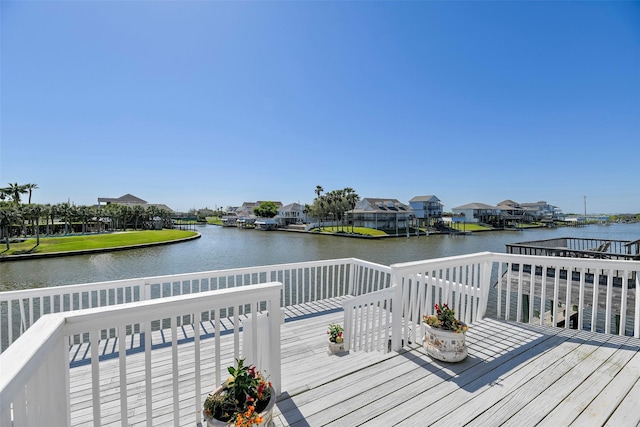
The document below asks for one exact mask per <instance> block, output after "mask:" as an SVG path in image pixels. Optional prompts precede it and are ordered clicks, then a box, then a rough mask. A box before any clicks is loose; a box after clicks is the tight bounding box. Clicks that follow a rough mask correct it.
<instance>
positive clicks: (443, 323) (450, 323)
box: [422, 304, 469, 333]
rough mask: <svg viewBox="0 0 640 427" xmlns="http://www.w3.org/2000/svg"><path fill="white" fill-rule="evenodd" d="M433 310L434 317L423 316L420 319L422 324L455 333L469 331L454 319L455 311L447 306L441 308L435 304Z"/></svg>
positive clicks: (464, 325)
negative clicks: (434, 310) (434, 311)
mask: <svg viewBox="0 0 640 427" xmlns="http://www.w3.org/2000/svg"><path fill="white" fill-rule="evenodd" d="M435 309H436V314H435V315H430V316H427V315H425V316H423V317H422V320H423V322H424V323H426V324H427V325H429V326H431V327H432V328H439V329H444V330H449V331H453V332H457V333H464V332H467V330H468V329H469V327H468V326H467V325H466V324H465V323H464V322H461V321H460V320H458V319H456V312H455V310H454V309H452V308H449V306H448V305H447V304H443V305H442V306H440V305H439V304H436V305H435Z"/></svg>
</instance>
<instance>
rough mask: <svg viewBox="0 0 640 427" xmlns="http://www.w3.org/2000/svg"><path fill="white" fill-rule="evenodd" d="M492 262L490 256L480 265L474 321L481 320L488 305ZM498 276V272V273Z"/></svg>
mask: <svg viewBox="0 0 640 427" xmlns="http://www.w3.org/2000/svg"><path fill="white" fill-rule="evenodd" d="M492 264H493V260H492V258H491V256H490V255H488V256H487V258H486V259H485V260H484V261H483V262H482V263H481V265H482V271H481V274H480V304H478V311H477V312H476V318H475V321H478V320H482V318H483V317H484V316H485V314H486V313H487V304H488V303H489V290H490V289H491V267H492ZM498 274H500V272H498Z"/></svg>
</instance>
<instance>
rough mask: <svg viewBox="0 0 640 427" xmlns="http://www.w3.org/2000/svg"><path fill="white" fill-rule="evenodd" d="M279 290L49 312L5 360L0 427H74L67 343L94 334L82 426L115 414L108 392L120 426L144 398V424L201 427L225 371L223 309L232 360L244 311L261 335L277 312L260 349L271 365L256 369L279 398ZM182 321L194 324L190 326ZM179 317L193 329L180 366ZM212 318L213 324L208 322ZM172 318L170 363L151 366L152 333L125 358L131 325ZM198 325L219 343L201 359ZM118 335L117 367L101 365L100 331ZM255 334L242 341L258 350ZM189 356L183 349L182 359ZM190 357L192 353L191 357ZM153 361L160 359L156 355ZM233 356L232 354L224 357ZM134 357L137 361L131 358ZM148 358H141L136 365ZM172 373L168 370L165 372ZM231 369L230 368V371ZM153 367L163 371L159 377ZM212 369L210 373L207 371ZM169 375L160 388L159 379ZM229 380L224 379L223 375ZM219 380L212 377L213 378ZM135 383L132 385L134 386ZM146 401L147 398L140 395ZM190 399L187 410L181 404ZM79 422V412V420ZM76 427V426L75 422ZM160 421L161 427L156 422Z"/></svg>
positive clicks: (259, 288) (249, 289)
mask: <svg viewBox="0 0 640 427" xmlns="http://www.w3.org/2000/svg"><path fill="white" fill-rule="evenodd" d="M281 290H282V284H280V283H267V284H261V285H252V286H246V287H242V288H235V289H223V290H216V291H207V292H202V293H199V294H195V295H182V296H174V297H168V298H162V299H156V300H151V301H140V302H136V303H131V304H122V305H116V306H108V307H100V308H93V309H87V310H80V311H72V312H64V313H57V314H51V315H48V316H43V317H41V318H40V319H39V320H38V321H37V322H36V323H35V325H34V327H33V328H30V329H28V330H27V331H26V332H25V333H24V335H23V336H22V337H21V338H20V339H19V340H17V341H16V342H15V343H13V344H12V345H11V346H10V347H9V348H8V349H7V350H6V351H5V352H4V353H3V354H2V355H0V364H1V365H2V375H1V376H0V397H1V398H0V425H3V426H9V425H15V426H35V425H54V426H63V425H71V416H72V415H71V414H70V394H71V392H72V391H71V390H70V389H69V384H70V380H69V378H70V368H69V357H70V355H69V346H68V341H67V340H68V337H70V336H75V335H84V334H87V335H89V336H90V342H91V344H90V347H89V348H90V358H91V365H90V369H89V372H88V373H86V374H82V375H85V377H84V378H86V380H85V381H90V382H91V387H90V389H91V392H90V394H91V398H90V399H87V400H89V402H87V403H86V406H87V411H86V412H87V414H86V415H85V416H84V420H85V421H84V422H80V424H86V425H93V426H100V425H101V421H102V419H103V416H105V415H106V413H107V412H108V411H111V412H112V411H113V410H114V408H113V406H114V405H113V404H110V405H109V407H108V408H103V406H104V405H103V404H102V402H101V398H103V397H104V396H105V395H107V394H110V393H114V392H115V393H117V395H118V396H119V399H117V402H118V404H119V408H116V409H115V410H116V411H117V410H118V409H119V412H120V419H121V420H122V425H126V424H127V422H128V421H127V420H128V419H129V417H130V415H131V414H130V413H129V412H128V409H127V408H128V402H129V401H130V400H132V399H138V400H139V399H145V400H146V402H145V408H146V412H145V414H144V416H143V418H142V419H146V424H147V425H148V426H151V425H153V424H154V417H155V418H156V420H157V419H158V417H160V418H161V419H162V424H165V425H166V424H170V423H171V421H170V420H172V423H173V424H174V425H176V426H177V425H179V421H180V420H182V421H183V422H182V423H183V424H184V420H185V419H189V418H191V419H193V425H196V423H198V422H200V421H201V408H202V403H203V401H204V399H203V398H204V397H206V394H207V393H208V392H209V391H210V390H211V388H212V387H213V386H214V385H215V384H221V382H222V378H223V377H222V375H223V367H222V366H221V360H222V359H223V358H224V357H225V356H224V355H223V354H222V353H223V352H222V350H223V349H222V348H221V345H220V333H219V332H220V329H221V321H222V319H223V318H224V317H225V316H226V315H227V314H226V313H225V314H222V312H223V310H227V313H228V310H229V309H230V308H233V310H232V311H233V313H234V314H233V324H234V325H236V327H234V331H233V333H234V338H233V343H234V346H233V357H234V358H238V357H240V347H239V342H240V339H239V327H237V325H239V324H240V321H239V320H240V319H239V314H238V313H239V312H240V309H241V308H242V309H243V310H244V311H245V315H248V319H245V320H244V321H245V322H250V323H251V324H252V328H251V329H252V330H253V331H257V330H258V329H257V326H258V312H263V313H264V312H265V311H266V312H268V313H278V315H277V316H267V317H265V318H266V319H267V321H268V328H267V330H268V331H269V333H268V335H269V336H268V337H266V339H265V340H264V341H263V342H262V346H261V348H263V349H266V351H267V352H268V353H269V357H268V358H267V360H268V361H269V365H268V366H262V367H261V366H259V368H260V369H262V370H264V371H266V372H267V373H268V375H269V380H270V381H271V382H272V383H273V385H274V387H275V389H276V391H277V393H280V387H281V385H280V378H281V372H280V320H281V319H280V299H281ZM185 317H187V318H190V319H192V321H191V322H185V321H184V319H185ZM179 318H180V319H182V321H181V325H180V326H181V327H182V328H185V326H186V325H189V327H190V328H191V329H192V331H193V341H192V342H191V343H189V344H181V345H191V346H192V354H193V359H190V360H189V358H186V359H184V356H182V357H183V359H181V360H178V350H177V346H178V339H177V337H178V335H179V333H178V330H177V329H178V319H179ZM211 319H212V320H211ZM163 320H168V321H169V323H170V326H169V330H170V332H167V331H163V333H164V334H165V335H166V334H169V335H170V337H171V353H170V356H169V357H168V359H169V360H166V361H164V362H163V363H155V364H154V363H153V362H152V352H151V349H152V343H151V339H152V338H151V333H146V334H143V337H141V339H142V340H144V341H145V345H144V354H143V355H138V356H139V357H133V356H131V355H127V349H126V342H127V329H128V328H130V326H131V325H133V324H137V323H139V324H145V325H146V326H147V328H146V329H147V330H148V331H150V330H151V324H152V322H157V321H163ZM201 321H212V322H213V324H214V330H215V343H214V345H213V346H208V347H207V350H206V354H205V353H204V352H203V353H201V340H200V337H201V335H202V334H203V331H202V329H201V327H202V323H201ZM111 328H115V329H117V346H118V351H117V353H118V363H117V364H106V363H104V362H99V346H100V343H99V341H100V339H101V331H103V330H105V329H111ZM257 335H258V334H255V333H254V334H251V336H250V337H244V338H243V339H248V340H251V341H252V344H253V345H252V348H253V349H256V348H258V346H257V343H258V337H257ZM181 354H184V351H183V352H182V353H181ZM189 354H191V352H190V353H189ZM247 356H248V358H249V359H250V360H257V355H256V354H255V350H254V351H253V354H251V355H247ZM154 357H157V356H155V355H154ZM226 358H227V359H228V358H229V357H228V356H227V357H226ZM134 359H137V360H134ZM139 359H143V360H139ZM205 361H209V362H210V363H209V365H207V366H208V368H207V372H206V374H207V376H208V378H210V379H211V383H209V382H208V383H207V384H204V387H205V392H203V384H202V378H203V376H205V370H204V369H203V368H202V365H203V364H204V363H205ZM167 367H170V369H168V370H167V369H166V368H167ZM225 368H226V366H225ZM156 369H158V370H160V371H161V372H157V371H156ZM212 369H213V370H214V371H215V373H214V374H212V373H211V372H210V371H211V370H212ZM105 370H106V371H108V372H109V374H108V378H111V377H112V375H113V372H117V373H118V375H117V378H118V383H117V384H114V383H113V382H111V383H110V384H109V383H105V382H104V381H103V382H101V377H102V376H103V375H104V376H105V377H107V374H106V373H104V374H103V372H104V371H105ZM163 376H164V377H165V378H164V380H163V381H162V382H161V381H160V380H159V378H161V377H163ZM225 376H226V375H225ZM213 377H215V379H213ZM134 378H135V380H134ZM159 387H162V388H163V389H164V390H166V389H167V388H168V389H169V390H172V392H171V393H170V395H172V396H173V398H172V401H171V402H166V403H164V402H163V403H158V402H155V403H154V401H153V396H154V391H155V390H156V389H157V388H159ZM141 396H142V397H141ZM185 399H187V400H188V401H189V402H190V404H189V405H188V406H189V408H188V409H185V408H184V403H183V404H182V405H181V402H184V400H185ZM74 416H75V414H74ZM75 421H76V422H75V424H78V422H77V420H75ZM155 422H157V421H155Z"/></svg>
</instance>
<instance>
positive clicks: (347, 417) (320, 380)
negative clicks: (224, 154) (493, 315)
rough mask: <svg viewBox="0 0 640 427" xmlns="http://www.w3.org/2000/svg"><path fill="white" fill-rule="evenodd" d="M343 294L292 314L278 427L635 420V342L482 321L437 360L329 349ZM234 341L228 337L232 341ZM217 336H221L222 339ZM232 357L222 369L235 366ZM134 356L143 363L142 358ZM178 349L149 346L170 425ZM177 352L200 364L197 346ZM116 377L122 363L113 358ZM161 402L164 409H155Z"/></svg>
mask: <svg viewBox="0 0 640 427" xmlns="http://www.w3.org/2000/svg"><path fill="white" fill-rule="evenodd" d="M340 306H341V304H340V302H339V301H337V300H332V301H323V302H322V303H320V304H314V305H306V306H299V307H296V308H295V309H293V310H287V314H286V317H287V321H286V323H285V324H284V325H283V326H282V329H281V331H282V394H281V396H280V397H279V399H278V402H277V405H276V409H275V411H274V417H275V419H274V422H275V425H276V426H324V425H333V426H356V425H370V426H391V425H402V426H426V425H443V426H444V425H449V426H451V425H454V426H457V425H477V426H486V425H501V424H505V425H520V426H530V425H549V426H559V425H562V426H566V425H572V424H573V425H589V426H592V425H603V424H610V425H615V426H630V425H638V424H640V410H638V402H640V340H639V339H636V338H631V337H619V336H613V335H604V334H598V333H591V332H585V331H577V330H571V329H570V330H566V329H559V328H553V327H539V326H532V325H525V324H516V323H507V322H501V321H496V320H491V319H485V320H483V321H481V322H479V323H476V324H473V325H472V327H471V329H470V330H469V332H468V334H467V342H468V346H469V356H468V357H467V359H465V360H464V361H463V362H460V363H457V364H445V363H441V362H438V361H434V360H432V359H431V358H430V357H429V356H427V355H426V353H425V351H424V349H423V348H422V347H421V346H420V345H419V343H415V344H410V345H409V346H408V347H407V348H405V349H404V350H403V351H401V352H400V353H395V352H391V353H388V354H381V353H377V352H372V353H365V352H350V353H343V354H338V355H332V354H329V353H328V352H327V348H326V329H327V325H328V324H329V323H334V322H340V323H341V322H342V317H343V313H342V311H340V310H339V307H340ZM226 337H227V339H229V340H230V339H232V338H231V337H232V336H231V335H228V336H226ZM222 338H225V337H224V336H223V337H222ZM213 341H214V340H213V339H211V340H203V341H202V348H203V351H202V357H201V359H202V366H203V372H204V375H203V376H202V377H201V378H202V384H211V388H213V381H214V380H213V370H212V369H211V368H210V366H212V364H213V361H210V360H206V359H207V358H206V357H205V356H206V354H207V353H206V346H207V345H213ZM232 356H233V355H232V354H226V355H225V356H224V357H225V358H226V360H223V361H222V362H223V366H227V364H231V363H232V360H233V357H232ZM129 358H132V359H133V360H131V361H129V363H130V367H129V368H127V382H128V385H127V388H128V392H129V396H130V398H129V403H128V405H129V419H128V425H143V424H144V423H145V419H144V418H143V417H144V405H145V400H144V396H142V395H140V396H141V397H140V398H139V399H137V398H134V397H133V396H136V393H135V391H136V390H137V389H140V391H141V392H142V391H144V383H143V378H144V376H143V373H144V365H143V363H142V361H143V359H142V355H136V354H133V355H131V356H129ZM136 358H139V360H140V364H139V365H136ZM170 358H171V349H170V348H158V349H157V350H154V352H153V359H154V360H153V373H154V398H153V407H154V414H155V416H154V420H153V425H158V426H160V425H167V424H169V425H171V424H172V421H170V420H169V417H168V415H169V414H170V412H171V410H172V403H171V396H172V395H171V390H172V385H171V375H170V373H171V359H170ZM179 358H180V360H181V362H180V363H181V366H182V364H183V361H184V364H189V363H190V364H191V365H193V363H194V362H193V359H194V357H193V347H192V346H190V345H184V346H181V349H180V353H179ZM101 363H105V364H110V365H113V366H112V367H113V370H114V371H115V372H117V370H118V363H117V359H113V360H106V361H104V362H101ZM87 372H88V368H87V367H86V366H78V367H74V368H72V369H71V399H72V417H73V418H72V424H73V425H88V424H91V422H90V421H91V408H90V407H88V405H89V404H90V395H91V388H90V376H88V375H87ZM113 382H115V384H112V381H111V379H110V378H101V384H103V390H102V399H103V410H102V425H120V412H119V403H118V400H117V399H118V390H119V388H118V384H117V381H113ZM192 382H193V380H192V379H189V378H185V379H184V380H182V379H181V382H180V384H179V387H180V389H181V390H184V401H183V402H181V405H180V415H181V416H180V419H181V422H180V423H181V425H185V426H194V425H195V422H194V421H193V420H194V419H195V416H194V413H195V411H196V408H194V407H193V401H194V400H193V391H192V384H191V383H192ZM156 408H157V410H156Z"/></svg>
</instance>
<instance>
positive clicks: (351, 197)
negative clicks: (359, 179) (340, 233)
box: [305, 185, 360, 230]
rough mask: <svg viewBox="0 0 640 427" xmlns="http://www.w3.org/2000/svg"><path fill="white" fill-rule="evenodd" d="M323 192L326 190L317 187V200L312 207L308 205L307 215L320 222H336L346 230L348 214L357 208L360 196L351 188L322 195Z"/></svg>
mask: <svg viewBox="0 0 640 427" xmlns="http://www.w3.org/2000/svg"><path fill="white" fill-rule="evenodd" d="M323 192H324V188H322V186H321V185H317V186H316V188H315V193H316V198H315V199H314V200H313V204H312V205H306V207H305V210H306V213H309V214H311V216H313V217H314V218H317V219H319V220H320V222H322V221H325V220H329V221H334V222H336V224H339V225H340V226H341V227H342V230H344V227H345V225H346V226H348V224H347V215H346V213H347V212H348V211H351V210H353V209H354V208H355V207H356V205H357V204H358V202H359V201H360V196H359V195H358V194H357V193H356V192H355V190H354V189H353V188H351V187H345V188H343V189H341V190H331V191H329V192H328V193H325V194H322V193H323ZM352 225H353V224H352Z"/></svg>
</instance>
